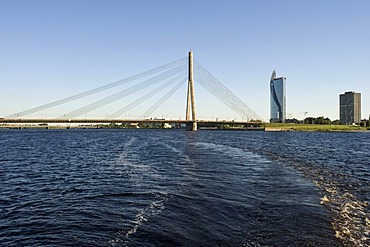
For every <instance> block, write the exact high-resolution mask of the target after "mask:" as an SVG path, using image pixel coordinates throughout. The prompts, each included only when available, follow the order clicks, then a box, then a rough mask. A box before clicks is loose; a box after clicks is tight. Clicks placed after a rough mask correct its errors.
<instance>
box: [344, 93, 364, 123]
mask: <svg viewBox="0 0 370 247" xmlns="http://www.w3.org/2000/svg"><path fill="white" fill-rule="evenodd" d="M339 116H340V123H341V124H354V123H360V122H361V93H355V92H352V91H350V92H345V93H344V94H340V95H339Z"/></svg>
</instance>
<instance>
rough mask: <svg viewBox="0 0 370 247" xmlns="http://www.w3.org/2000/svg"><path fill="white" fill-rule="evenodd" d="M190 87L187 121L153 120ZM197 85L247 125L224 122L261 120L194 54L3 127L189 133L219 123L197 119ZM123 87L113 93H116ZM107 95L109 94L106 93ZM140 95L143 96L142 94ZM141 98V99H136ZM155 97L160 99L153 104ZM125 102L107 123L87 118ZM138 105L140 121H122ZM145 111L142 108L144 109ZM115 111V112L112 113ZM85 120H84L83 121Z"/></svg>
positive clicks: (20, 115) (12, 117)
mask: <svg viewBox="0 0 370 247" xmlns="http://www.w3.org/2000/svg"><path fill="white" fill-rule="evenodd" d="M186 83H187V98H186V117H185V119H184V120H174V119H173V120H170V119H166V120H164V119H157V118H153V113H154V112H155V111H156V110H157V109H158V108H159V107H160V106H162V105H163V104H164V103H165V102H166V101H167V100H168V98H170V97H171V96H172V95H174V93H175V92H176V91H178V90H179V89H180V88H181V86H183V85H184V84H186ZM194 83H197V84H199V85H200V86H202V87H203V88H204V89H205V90H206V91H208V92H209V93H211V94H212V95H214V96H215V97H216V98H217V99H218V100H220V101H221V102H223V103H224V104H225V105H226V106H228V107H229V108H230V109H231V110H233V111H234V112H235V113H236V114H238V115H239V116H240V117H241V118H242V119H245V121H238V122H235V121H230V122H229V121H222V122H223V123H233V124H236V123H238V124H241V125H243V124H244V125H247V124H250V123H252V122H255V121H256V120H259V121H263V120H262V118H261V117H260V116H259V115H258V114H257V113H255V112H254V111H253V110H252V109H251V108H250V107H248V106H247V105H246V104H245V103H244V102H243V101H242V100H240V99H239V98H238V97H237V96H236V95H235V94H234V93H232V92H231V91H230V90H229V89H228V88H227V87H226V86H225V85H224V84H222V83H221V82H220V81H219V80H218V79H216V78H215V77H214V76H213V75H212V74H211V73H210V72H209V71H207V70H206V69H205V68H204V67H203V66H202V65H201V64H200V63H199V62H198V61H196V60H194V59H193V53H192V52H191V51H190V52H189V56H188V57H185V58H182V59H179V60H176V61H173V62H171V63H168V64H165V65H162V66H159V67H157V68H154V69H151V70H148V71H145V72H142V73H139V74H137V75H134V76H131V77H128V78H125V79H123V80H119V81H115V82H113V83H110V84H106V85H103V86H100V87H97V88H94V89H91V90H88V91H85V92H82V93H78V94H76V95H73V96H70V97H67V98H63V99H60V100H56V101H53V102H50V103H47V104H44V105H40V106H38V107H34V108H31V109H28V110H25V111H21V112H17V113H14V114H12V115H9V116H6V117H4V118H2V119H0V123H133V122H137V123H150V122H152V123H162V122H169V123H174V124H176V123H177V124H181V123H182V124H186V126H187V129H189V130H197V125H198V124H203V125H204V124H207V123H208V124H212V123H214V122H217V120H216V121H205V120H199V119H198V118H197V116H196V103H195V90H194ZM120 87H124V88H123V89H118V90H115V91H113V92H111V91H112V90H113V89H117V88H120ZM104 92H105V94H103V96H101V97H100V98H99V99H97V100H94V101H92V102H88V101H87V103H84V104H81V103H78V104H77V103H76V104H75V105H78V108H75V109H73V110H71V111H69V112H66V113H64V114H61V115H60V116H58V117H55V118H30V117H29V116H32V115H34V114H35V113H38V112H43V111H46V110H49V109H53V108H56V107H60V106H62V105H65V104H71V103H73V102H78V101H80V100H82V99H88V98H89V97H92V96H93V95H99V94H102V93H104ZM107 92H108V93H107ZM109 92H110V93H109ZM139 93H141V94H139ZM137 95H139V96H137ZM158 95H159V96H158ZM154 96H157V97H159V99H156V100H155V101H153V100H152V101H150V100H151V99H153V98H154ZM123 98H128V99H131V101H130V103H126V104H125V105H121V104H120V105H119V107H118V108H116V109H114V108H110V110H111V112H110V113H109V114H108V115H106V117H105V118H104V119H101V118H86V115H87V114H88V113H90V112H92V111H94V110H97V109H99V108H102V107H105V106H107V105H111V104H113V103H115V102H117V101H119V100H122V99H123ZM139 105H141V106H143V105H144V106H147V108H146V109H145V110H144V111H143V112H142V113H141V115H140V116H139V117H136V118H135V119H127V117H126V118H125V117H123V116H124V114H125V113H126V112H128V111H129V110H131V109H136V108H137V107H138V106H139ZM141 108H142V109H143V107H141ZM113 109H114V110H113ZM83 116H85V118H84V117H83Z"/></svg>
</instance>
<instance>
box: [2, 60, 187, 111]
mask: <svg viewBox="0 0 370 247" xmlns="http://www.w3.org/2000/svg"><path fill="white" fill-rule="evenodd" d="M186 62H187V58H186V57H185V58H181V59H178V60H176V61H173V62H170V63H167V64H164V65H161V66H159V67H156V68H154V69H151V70H148V71H145V72H142V73H139V74H136V75H134V76H130V77H128V78H125V79H122V80H119V81H115V82H112V83H109V84H106V85H104V86H101V87H97V88H94V89H91V90H88V91H85V92H82V93H79V94H76V95H72V96H69V97H67V98H64V99H60V100H57V101H54V102H51V103H48V104H45V105H41V106H38V107H34V108H31V109H28V110H26V111H22V112H18V113H15V114H12V115H9V116H6V117H5V118H20V117H23V116H26V115H30V114H33V113H36V112H39V111H42V110H46V109H49V108H52V107H55V106H59V105H62V104H66V103H69V102H71V101H75V100H78V99H81V98H84V97H87V96H90V95H93V94H96V93H100V92H103V91H105V90H108V89H110V88H114V87H117V86H120V85H123V84H125V83H129V82H132V81H135V80H138V79H141V78H145V77H147V76H149V75H152V74H156V73H159V72H161V71H164V70H167V69H170V68H173V67H174V66H178V65H182V66H184V65H185V64H186Z"/></svg>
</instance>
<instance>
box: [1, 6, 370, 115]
mask: <svg viewBox="0 0 370 247" xmlns="http://www.w3.org/2000/svg"><path fill="white" fill-rule="evenodd" d="M369 13H370V1H368V0H353V1H348V0H345V1H344V0H325V1H322V0H307V1H304V0H292V1H284V0H282V1H275V0H254V1H251V0H241V1H239V0H233V1H218V0H209V1H207V0H197V1H176V0H164V1H162V0H147V1H143V0H135V1H134V0H132V1H124V0H119V1H118V0H117V1H114V0H104V1H101V0H96V1H94V0H63V1H57V0H44V1H40V0H32V1H30V0H23V1H22V0H0V92H1V97H0V117H1V116H6V115H10V114H12V113H15V112H19V111H22V110H26V109H28V108H32V107H35V106H38V105H42V104H45V103H49V102H51V101H54V100H58V99H61V98H64V97H67V96H70V95H73V94H76V93H79V92H83V91H86V90H88V89H92V88H95V87H98V86H101V85H104V84H107V83H110V82H112V81H116V80H119V79H123V78H126V77H129V76H131V75H134V74H136V73H140V72H142V71H145V70H148V69H151V68H154V67H157V66H159V65H161V64H165V63H167V62H171V61H174V60H176V59H178V58H182V57H185V56H186V55H187V52H188V51H189V50H190V49H192V50H193V51H194V57H195V59H196V60H197V61H199V62H200V63H201V64H202V65H203V66H204V67H205V68H207V70H208V71H210V72H211V73H212V74H213V75H214V76H216V77H217V78H218V79H219V80H220V81H222V82H223V83H224V84H225V85H226V86H227V87H228V88H229V89H230V90H231V91H233V92H234V93H235V94H236V95H237V96H238V97H239V98H241V99H242V100H243V101H244V102H245V103H246V104H247V105H248V106H249V107H251V108H252V109H253V110H254V111H256V112H257V113H258V114H259V115H260V116H262V117H263V118H264V119H265V120H268V119H269V105H270V98H269V79H270V76H271V73H272V71H273V69H276V72H277V76H285V77H286V78H287V112H288V113H290V115H288V117H291V116H292V117H296V118H303V114H302V112H304V111H305V110H307V111H308V112H309V113H308V114H307V116H314V117H317V116H325V117H329V118H331V119H338V118H339V116H338V115H339V107H338V105H339V94H340V93H343V92H345V91H349V90H350V91H356V92H361V93H362V117H363V118H368V116H369V113H370V77H369V73H370V16H369ZM198 88H199V87H198V86H197V85H196V90H198V92H199V94H197V92H196V94H197V100H199V102H200V105H198V111H199V114H201V116H202V115H208V116H204V117H211V116H212V117H214V116H218V114H221V110H220V109H221V108H219V107H218V103H216V101H217V100H215V103H214V106H215V107H212V109H211V107H208V108H207V109H204V108H205V107H204V108H203V109H202V108H201V102H202V101H205V100H208V98H207V97H209V101H210V102H211V101H212V100H214V99H213V96H212V95H207V94H205V93H203V92H202V90H201V89H198ZM198 98H200V99H198ZM185 99H186V87H184V88H183V99H182V98H181V100H183V102H181V104H180V105H181V107H182V106H183V108H181V109H179V108H178V106H177V105H176V104H170V105H168V106H167V107H165V108H164V109H163V110H160V109H159V111H158V113H157V114H159V115H160V114H162V115H163V114H165V115H166V116H173V115H178V116H180V115H184V114H185ZM212 102H213V101H212ZM217 102H218V101H217ZM175 108H176V109H175ZM56 111H59V112H58V113H56V114H57V115H58V114H59V115H60V114H61V113H63V109H57V110H56ZM113 111H114V110H113ZM161 111H163V112H161ZM165 111H169V112H165ZM109 113H111V112H109ZM40 114H42V113H40ZM99 114H102V115H104V114H105V113H104V112H100V113H97V115H99ZM107 114H108V113H107ZM223 114H225V115H227V117H230V118H233V117H234V115H235V114H234V113H223ZM90 117H93V116H92V115H90ZM219 117H222V116H219Z"/></svg>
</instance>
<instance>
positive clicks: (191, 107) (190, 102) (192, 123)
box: [186, 51, 198, 131]
mask: <svg viewBox="0 0 370 247" xmlns="http://www.w3.org/2000/svg"><path fill="white" fill-rule="evenodd" d="M193 64H194V63H193V52H192V51H190V52H189V79H188V94H187V100H186V121H187V123H186V130H190V131H196V130H197V129H198V128H197V120H196V110H195V96H194V66H193ZM190 115H191V116H190Z"/></svg>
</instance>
